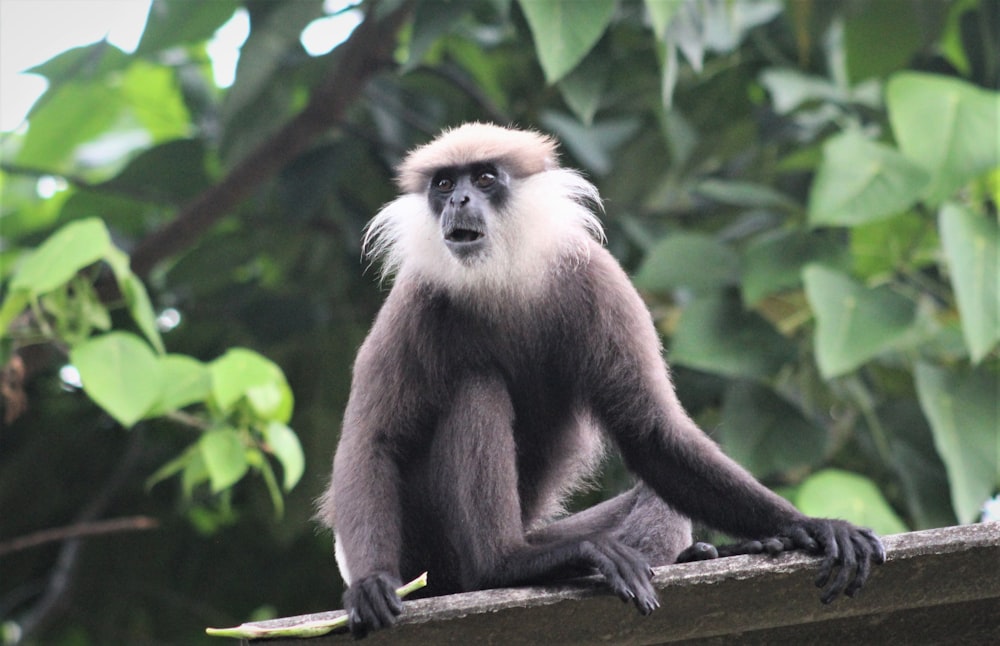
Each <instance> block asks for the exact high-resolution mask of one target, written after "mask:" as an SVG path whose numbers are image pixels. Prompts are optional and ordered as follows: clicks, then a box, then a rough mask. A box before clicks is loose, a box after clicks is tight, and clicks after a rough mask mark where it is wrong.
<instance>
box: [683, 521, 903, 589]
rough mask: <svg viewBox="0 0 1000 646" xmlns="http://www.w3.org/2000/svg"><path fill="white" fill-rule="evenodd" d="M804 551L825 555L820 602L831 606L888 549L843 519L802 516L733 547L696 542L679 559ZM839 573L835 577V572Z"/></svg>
mask: <svg viewBox="0 0 1000 646" xmlns="http://www.w3.org/2000/svg"><path fill="white" fill-rule="evenodd" d="M796 549H801V550H805V551H807V552H811V553H813V554H820V555H822V556H823V563H822V564H821V565H820V571H819V576H818V577H817V578H816V586H817V587H819V588H826V589H825V590H824V591H823V594H822V596H821V597H820V600H821V601H822V602H823V603H830V602H831V601H833V600H834V599H836V598H837V597H838V596H840V594H841V593H843V594H846V595H847V596H848V597H853V596H854V595H856V594H857V593H858V590H860V589H861V587H862V586H864V584H865V582H866V581H867V580H868V576H869V575H870V574H871V569H872V564H873V563H874V564H876V565H878V564H882V563H885V547H884V546H883V545H882V541H881V540H879V537H878V536H876V535H875V533H874V532H873V531H872V530H870V529H866V528H863V527H856V526H854V525H852V524H850V523H848V522H846V521H843V520H830V519H826V518H808V517H803V518H802V519H799V520H797V521H795V522H793V523H791V524H790V525H788V526H787V527H785V528H783V529H782V531H781V533H780V534H779V535H777V536H772V537H770V538H762V539H759V540H750V541H744V542H741V543H734V544H732V545H719V546H718V547H716V546H715V545H711V544H709V543H694V544H693V545H691V546H690V547H688V548H687V549H685V550H684V551H683V552H681V553H680V554H679V555H678V556H677V562H678V563H688V562H691V561H705V560H708V559H714V558H719V557H724V556H736V555H738V554H770V555H774V554H779V553H781V552H787V551H791V550H796ZM835 570H836V576H834V571H835Z"/></svg>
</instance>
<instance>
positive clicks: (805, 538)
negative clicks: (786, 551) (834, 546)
mask: <svg viewBox="0 0 1000 646" xmlns="http://www.w3.org/2000/svg"><path fill="white" fill-rule="evenodd" d="M788 538H789V539H790V540H791V541H792V543H793V544H794V545H795V546H796V547H798V548H801V549H804V550H806V551H807V552H813V553H815V552H819V551H820V544H819V543H818V542H817V541H816V539H815V538H813V537H812V536H811V535H810V534H809V532H807V531H806V529H805V528H804V527H802V526H801V525H796V526H795V527H793V528H792V529H791V531H789V532H788Z"/></svg>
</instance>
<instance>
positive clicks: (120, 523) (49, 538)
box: [0, 516, 160, 556]
mask: <svg viewBox="0 0 1000 646" xmlns="http://www.w3.org/2000/svg"><path fill="white" fill-rule="evenodd" d="M159 525H160V522H159V521H158V520H156V519H155V518H151V517H149V516H128V517H126V518H112V519H110V520H97V521H93V522H87V523H77V524H75V525H69V526H67V527H55V528H53V529H43V530H41V531H38V532H32V533H31V534H26V535H24V536H18V537H17V538H12V539H10V540H7V541H4V542H2V543H0V556H4V555H6V554H11V553H13V552H19V551H21V550H27V549H31V548H32V547H38V546H40V545H45V544H46V543H56V542H59V541H65V540H69V539H71V538H83V537H84V536H99V535H101V534H116V533H118V532H133V531H141V530H146V529H154V528H156V527H159Z"/></svg>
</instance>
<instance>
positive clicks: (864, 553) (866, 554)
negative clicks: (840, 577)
mask: <svg viewBox="0 0 1000 646" xmlns="http://www.w3.org/2000/svg"><path fill="white" fill-rule="evenodd" d="M852 540H853V541H854V546H855V548H856V549H857V551H858V554H859V555H860V556H859V558H858V571H857V573H856V574H855V575H854V580H852V581H851V583H850V585H848V586H847V589H845V590H844V594H846V595H847V596H849V597H852V598H853V597H854V595H856V594H857V593H858V591H859V590H861V588H862V587H863V586H864V585H865V583H866V582H867V581H868V577H869V575H870V574H871V572H872V559H873V558H877V557H878V554H877V552H875V551H873V550H872V549H871V546H870V545H869V544H868V543H866V542H865V537H857V536H855V537H852Z"/></svg>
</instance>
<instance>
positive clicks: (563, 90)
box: [559, 56, 611, 126]
mask: <svg viewBox="0 0 1000 646" xmlns="http://www.w3.org/2000/svg"><path fill="white" fill-rule="evenodd" d="M610 70H611V64H610V62H609V61H608V60H607V59H606V58H603V57H598V56H591V57H589V58H587V59H585V60H584V61H583V62H582V63H581V64H580V65H579V66H578V67H577V68H576V69H575V70H573V71H572V72H571V73H570V74H568V75H567V76H566V77H564V78H563V79H562V80H561V81H559V93H560V94H562V97H563V100H564V101H566V105H568V106H569V107H570V109H571V110H572V111H573V114H575V115H576V117H577V118H578V119H579V120H580V122H581V123H583V124H584V125H587V126H589V125H591V124H593V122H594V115H595V114H597V109H598V108H599V107H601V99H602V98H603V97H604V88H605V87H606V86H607V84H608V75H609V73H610Z"/></svg>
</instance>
